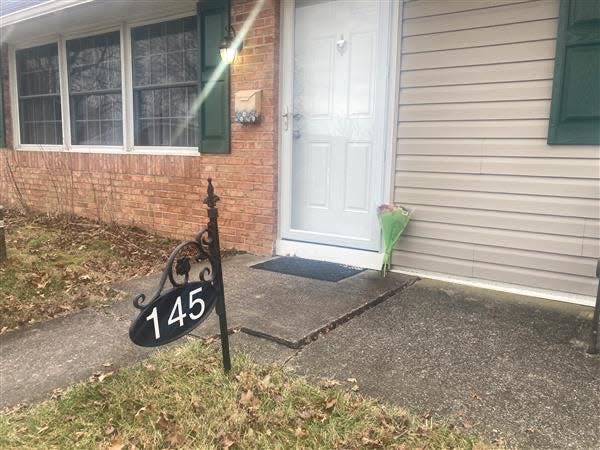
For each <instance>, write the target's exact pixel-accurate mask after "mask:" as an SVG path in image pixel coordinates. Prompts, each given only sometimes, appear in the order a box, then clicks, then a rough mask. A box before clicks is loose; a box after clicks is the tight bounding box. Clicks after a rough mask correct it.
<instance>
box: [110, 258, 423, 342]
mask: <svg viewBox="0 0 600 450" xmlns="http://www.w3.org/2000/svg"><path fill="white" fill-rule="evenodd" d="M264 260H265V258H259V257H256V256H252V255H239V256H235V257H232V258H227V259H226V260H225V261H224V262H223V277H224V284H225V299H226V305H227V317H228V324H229V327H230V328H241V329H242V330H244V331H246V332H247V333H250V334H255V335H258V336H266V337H269V338H270V339H272V340H275V341H277V342H280V343H282V344H284V345H287V346H289V347H292V348H299V347H300V346H301V345H303V344H305V343H306V342H308V341H309V340H310V339H311V338H312V337H314V336H315V335H316V334H318V333H319V332H320V331H322V330H323V329H325V328H327V327H328V326H330V325H331V324H332V323H334V322H336V321H339V320H342V319H343V318H344V317H347V316H349V315H352V314H355V313H356V312H357V311H360V310H362V309H364V308H365V307H369V306H372V305H373V304H376V303H377V302H379V301H381V300H383V299H384V298H386V297H388V296H390V295H392V294H393V293H395V292H398V291H399V290H401V289H403V288H404V287H405V286H406V285H408V284H410V283H412V282H414V280H415V278H414V277H409V276H406V275H401V274H390V275H389V276H387V277H386V278H383V279H382V278H380V276H379V273H378V272H375V271H365V272H362V273H360V274H357V275H355V276H353V277H350V278H346V279H344V280H341V281H339V282H337V283H332V282H327V281H319V280H312V279H308V278H301V277H295V276H292V275H285V274H280V273H275V272H268V271H265V270H259V269H253V268H251V267H250V266H252V265H254V264H257V263H258V262H261V261H264ZM159 278H160V276H159V275H156V276H152V277H146V278H144V279H139V280H132V281H130V282H127V283H121V284H119V285H116V287H117V288H119V289H121V290H124V291H126V292H127V293H128V294H129V295H131V296H133V295H135V294H136V293H138V292H144V293H147V294H148V293H150V292H153V290H154V289H155V288H156V286H157V284H158V280H159ZM215 318H216V316H215ZM198 330H200V329H198ZM194 334H195V333H194Z"/></svg>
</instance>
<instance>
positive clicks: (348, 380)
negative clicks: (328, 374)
mask: <svg viewBox="0 0 600 450" xmlns="http://www.w3.org/2000/svg"><path fill="white" fill-rule="evenodd" d="M346 381H347V382H348V383H358V382H357V381H356V378H348V379H347V380H346Z"/></svg>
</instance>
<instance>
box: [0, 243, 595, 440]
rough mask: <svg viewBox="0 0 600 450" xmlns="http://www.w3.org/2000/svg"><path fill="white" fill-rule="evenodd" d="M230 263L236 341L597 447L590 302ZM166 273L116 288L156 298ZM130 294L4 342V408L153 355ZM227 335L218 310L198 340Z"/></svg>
mask: <svg viewBox="0 0 600 450" xmlns="http://www.w3.org/2000/svg"><path fill="white" fill-rule="evenodd" d="M258 261H260V259H259V258H256V257H252V256H248V255H241V256H236V257H234V258H231V259H228V260H226V262H225V266H224V274H225V286H226V299H227V308H228V316H229V322H230V327H232V328H237V329H240V330H242V332H240V333H236V334H234V335H233V336H232V338H231V342H232V346H233V348H234V349H239V350H243V351H245V352H248V353H250V354H251V355H252V356H253V357H254V358H256V359H257V360H258V361H260V362H274V361H282V362H283V361H285V362H286V364H287V365H288V366H289V367H291V368H292V369H293V370H296V371H297V372H298V373H301V374H307V375H309V376H317V377H321V376H322V377H327V378H338V379H341V380H344V379H346V378H348V377H353V378H356V379H358V382H359V385H360V387H361V391H362V392H364V393H366V394H368V395H371V396H373V397H375V398H378V399H380V400H382V401H385V402H390V403H392V404H398V405H400V406H404V407H407V408H409V409H411V410H412V411H414V412H417V413H424V414H432V415H433V417H434V419H437V420H442V419H444V420H451V421H453V422H454V423H457V424H459V425H462V426H464V427H466V428H468V429H469V430H475V431H476V432H479V433H482V434H483V435H484V436H485V437H486V438H487V439H488V440H489V441H492V440H503V441H504V442H506V443H507V444H508V445H510V446H518V447H525V448H528V447H532V448H548V449H555V448H582V449H590V448H600V414H599V412H600V357H599V356H590V355H587V354H586V353H585V348H586V347H585V343H586V341H587V337H588V334H589V327H590V318H591V312H592V309H591V308H585V307H578V306H573V305H565V304H560V303H557V302H550V301H542V300H537V299H531V298H525V297H518V296H514V295H510V294H500V293H494V292H490V291H485V290H480V289H470V288H461V287H457V286H455V285H450V284H445V283H437V282H432V281H425V280H419V281H417V280H416V279H415V278H411V277H406V276H402V275H398V274H392V275H391V276H389V277H388V278H385V279H383V280H382V279H380V278H379V277H378V274H377V273H375V272H363V273H361V274H358V275H356V276H354V277H351V278H348V279H346V280H342V281H341V282H338V283H328V282H320V281H315V280H308V279H303V278H298V277H292V276H287V275H281V274H276V273H272V272H266V271H262V270H255V269H251V268H250V267H249V266H251V265H253V264H255V263H256V262H258ZM156 283H157V276H153V277H148V278H145V279H140V280H133V281H130V282H127V283H123V284H121V285H120V286H119V287H120V288H121V289H123V290H125V291H127V292H128V293H129V294H135V293H138V292H146V293H152V291H153V289H154V288H155V286H156ZM135 313H136V311H135V310H134V309H133V307H132V306H131V304H130V302H129V301H127V302H122V303H119V304H116V305H113V306H112V307H109V308H105V309H103V310H99V311H96V310H87V311H83V312H80V313H77V314H73V315H71V316H67V317H62V318H59V319H55V320H51V321H49V322H46V323H44V324H40V325H37V326H34V327H31V328H27V329H24V330H20V331H17V332H13V333H8V334H6V335H4V336H2V337H0V394H1V395H0V406H6V405H11V404H15V403H17V402H24V401H26V402H30V401H35V400H37V399H41V398H46V397H47V396H48V394H49V393H50V392H51V391H52V390H53V389H55V388H57V387H63V386H66V385H68V384H71V383H73V382H75V381H78V380H84V379H86V378H87V377H89V376H90V375H91V374H93V373H94V372H96V371H102V370H104V371H106V370H112V369H107V368H106V367H104V366H103V363H108V362H110V363H111V364H112V367H118V366H122V365H129V364H132V363H133V362H135V361H137V360H139V359H142V358H144V357H146V355H147V354H148V350H146V349H141V348H139V347H136V346H134V345H133V344H131V343H130V342H129V338H128V336H127V329H128V326H129V322H130V320H131V317H132V316H133V315H135ZM216 332H217V320H216V316H213V317H212V318H211V319H209V321H207V323H205V324H203V325H202V326H201V327H199V328H198V329H197V330H196V332H195V334H196V335H197V336H202V335H212V334H215V333H216Z"/></svg>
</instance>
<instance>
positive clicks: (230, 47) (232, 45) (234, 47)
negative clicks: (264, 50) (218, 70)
mask: <svg viewBox="0 0 600 450" xmlns="http://www.w3.org/2000/svg"><path fill="white" fill-rule="evenodd" d="M242 47H243V42H242V41H241V39H240V40H239V42H237V41H236V38H235V30H234V28H233V27H231V26H230V27H229V31H228V32H227V36H225V37H224V38H223V40H222V41H221V44H220V45H219V53H220V54H221V59H222V60H223V61H224V62H225V64H231V63H233V61H234V60H235V57H236V56H237V54H238V53H239V52H240V51H241V50H242Z"/></svg>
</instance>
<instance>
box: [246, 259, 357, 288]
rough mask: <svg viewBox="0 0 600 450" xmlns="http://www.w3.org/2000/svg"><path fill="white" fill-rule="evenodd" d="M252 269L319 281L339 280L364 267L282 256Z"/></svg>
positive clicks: (256, 265)
mask: <svg viewBox="0 0 600 450" xmlns="http://www.w3.org/2000/svg"><path fill="white" fill-rule="evenodd" d="M252 267H253V268H254V269H262V270H268V271H270V272H278V273H284V274H286V275H295V276H297V277H304V278H312V279H313V280H321V281H333V282H336V281H340V280H343V279H344V278H348V277H351V276H352V275H356V274H357V273H361V272H362V271H364V270H365V269H360V268H356V267H352V266H345V265H343V264H335V263H331V262H325V261H315V260H312V259H304V258H296V257H291V256H282V257H279V258H276V259H271V260H269V261H265V262H262V263H259V264H255V265H254V266H252Z"/></svg>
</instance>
